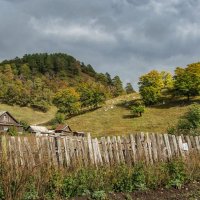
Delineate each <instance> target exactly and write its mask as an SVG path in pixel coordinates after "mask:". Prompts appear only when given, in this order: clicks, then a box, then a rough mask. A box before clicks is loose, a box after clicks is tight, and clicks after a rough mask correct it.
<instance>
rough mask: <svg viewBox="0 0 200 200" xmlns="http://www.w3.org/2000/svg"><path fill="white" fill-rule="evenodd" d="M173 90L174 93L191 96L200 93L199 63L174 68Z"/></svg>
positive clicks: (188, 97)
mask: <svg viewBox="0 0 200 200" xmlns="http://www.w3.org/2000/svg"><path fill="white" fill-rule="evenodd" d="M174 79H175V83H174V91H175V94H176V95H183V96H187V99H188V101H189V100H190V97H191V96H197V95H199V94H200V63H193V64H190V65H188V66H187V67H186V68H181V67H177V68H176V70H175V76H174Z"/></svg>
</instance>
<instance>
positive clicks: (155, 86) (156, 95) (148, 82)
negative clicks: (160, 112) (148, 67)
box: [138, 70, 164, 105]
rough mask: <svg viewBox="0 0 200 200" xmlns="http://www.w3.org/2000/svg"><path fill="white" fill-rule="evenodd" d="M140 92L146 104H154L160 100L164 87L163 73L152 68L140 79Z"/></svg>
mask: <svg viewBox="0 0 200 200" xmlns="http://www.w3.org/2000/svg"><path fill="white" fill-rule="evenodd" d="M138 84H139V92H140V95H141V96H142V99H143V101H144V103H145V104H146V105H152V104H155V103H157V102H158V101H159V99H160V97H161V90H162V88H163V87H164V83H163V79H162V75H161V73H159V72H158V71H156V70H152V71H150V72H149V73H147V74H145V75H143V76H141V77H140V79H139V83H138Z"/></svg>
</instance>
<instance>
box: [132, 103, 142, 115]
mask: <svg viewBox="0 0 200 200" xmlns="http://www.w3.org/2000/svg"><path fill="white" fill-rule="evenodd" d="M144 111H145V106H143V105H136V106H132V107H131V113H132V114H133V115H139V116H140V117H141V116H142V113H144Z"/></svg>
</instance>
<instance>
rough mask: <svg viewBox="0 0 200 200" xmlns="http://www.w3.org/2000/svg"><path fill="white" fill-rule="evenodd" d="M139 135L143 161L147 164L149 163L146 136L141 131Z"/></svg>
mask: <svg viewBox="0 0 200 200" xmlns="http://www.w3.org/2000/svg"><path fill="white" fill-rule="evenodd" d="M140 135H141V137H140V138H141V143H142V147H143V151H144V156H145V161H146V163H147V165H148V164H149V154H148V145H147V138H146V135H145V134H144V133H141V134H140Z"/></svg>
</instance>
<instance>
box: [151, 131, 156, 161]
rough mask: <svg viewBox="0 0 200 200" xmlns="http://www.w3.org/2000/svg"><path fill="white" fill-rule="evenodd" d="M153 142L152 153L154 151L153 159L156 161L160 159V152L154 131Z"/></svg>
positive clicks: (152, 134)
mask: <svg viewBox="0 0 200 200" xmlns="http://www.w3.org/2000/svg"><path fill="white" fill-rule="evenodd" d="M150 138H151V142H152V153H153V160H154V161H155V162H157V161H158V152H157V143H156V136H155V134H154V133H151V134H150Z"/></svg>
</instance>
